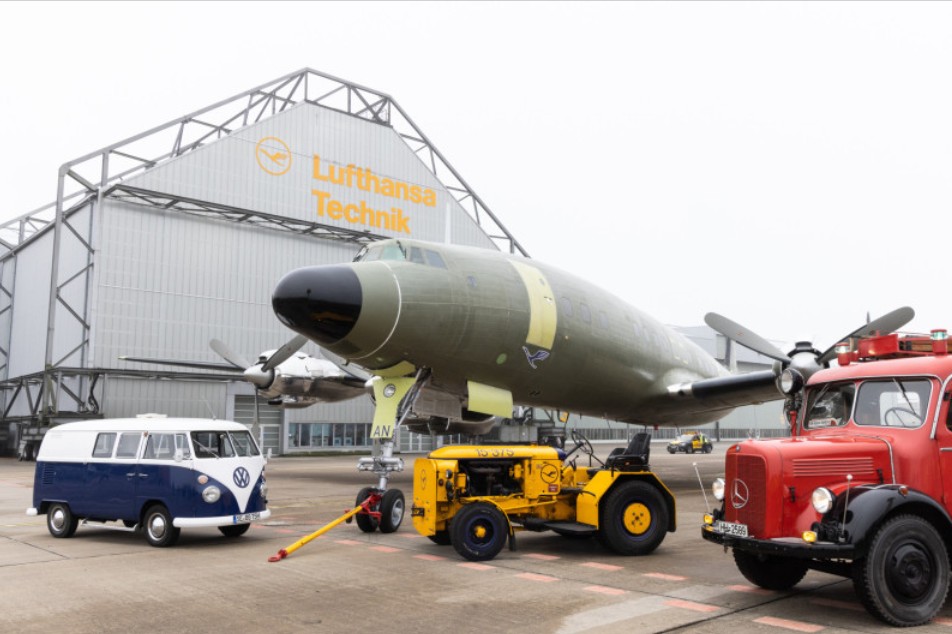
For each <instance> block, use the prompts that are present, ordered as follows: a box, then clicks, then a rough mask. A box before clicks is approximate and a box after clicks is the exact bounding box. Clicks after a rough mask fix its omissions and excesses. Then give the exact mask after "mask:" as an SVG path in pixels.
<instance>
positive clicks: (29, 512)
mask: <svg viewBox="0 0 952 634" xmlns="http://www.w3.org/2000/svg"><path fill="white" fill-rule="evenodd" d="M26 514H27V515H29V516H30V517H36V516H37V515H39V514H40V512H39V511H37V510H36V509H34V508H29V509H27V510H26Z"/></svg>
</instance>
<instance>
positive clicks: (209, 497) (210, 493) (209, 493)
mask: <svg viewBox="0 0 952 634" xmlns="http://www.w3.org/2000/svg"><path fill="white" fill-rule="evenodd" d="M220 497H221V489H219V488H218V487H216V486H215V485H214V484H213V485H211V486H210V487H205V490H204V491H202V499H203V500H205V501H206V502H208V503H209V504H214V503H215V502H217V501H218V498H220Z"/></svg>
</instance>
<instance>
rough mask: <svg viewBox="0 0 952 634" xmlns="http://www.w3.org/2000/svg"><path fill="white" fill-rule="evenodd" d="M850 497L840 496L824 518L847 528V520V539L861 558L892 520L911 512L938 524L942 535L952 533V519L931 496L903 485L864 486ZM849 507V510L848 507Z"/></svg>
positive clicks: (853, 491)
mask: <svg viewBox="0 0 952 634" xmlns="http://www.w3.org/2000/svg"><path fill="white" fill-rule="evenodd" d="M846 498H847V495H846V494H845V493H844V494H841V495H839V496H837V500H836V503H835V504H834V506H833V509H832V510H831V511H830V512H829V513H827V514H826V515H825V516H824V523H831V522H835V523H836V524H839V525H841V526H842V525H843V518H844V515H845V517H846V524H845V536H846V540H847V541H848V542H849V543H851V544H853V546H854V548H855V551H856V554H857V556H863V555H865V554H866V548H867V544H868V542H869V540H870V538H871V537H872V535H873V534H874V533H875V532H876V529H877V528H878V527H879V525H880V524H882V522H883V521H885V520H886V519H887V518H888V517H891V516H893V515H896V514H897V513H901V512H902V513H910V514H913V515H919V516H921V517H925V518H926V519H928V520H930V521H931V522H933V524H935V526H936V529H937V530H938V531H939V533H940V534H943V535H949V534H950V532H952V518H950V517H949V514H948V513H947V512H946V510H945V509H944V508H943V507H942V506H941V505H940V504H939V503H937V502H936V501H935V500H933V499H932V498H931V497H929V496H928V495H926V494H925V493H922V492H921V491H917V490H915V489H911V488H909V487H907V486H905V485H901V484H884V485H879V486H860V487H856V488H855V489H852V490H851V491H850V492H849V500H848V501H847V499H846ZM844 506H845V508H844Z"/></svg>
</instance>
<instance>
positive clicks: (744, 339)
mask: <svg viewBox="0 0 952 634" xmlns="http://www.w3.org/2000/svg"><path fill="white" fill-rule="evenodd" d="M704 323H706V324H707V325H708V326H710V327H711V328H713V329H714V330H716V331H717V332H719V333H721V334H722V335H724V336H725V337H727V338H728V339H733V340H734V341H736V342H737V343H739V344H740V345H742V346H744V347H745V348H749V349H751V350H753V351H754V352H757V353H759V354H762V355H764V356H765V357H770V358H771V359H776V360H777V361H783V362H785V363H788V362H789V361H790V357H788V356H787V355H785V354H784V353H783V352H781V351H780V350H779V349H778V348H777V347H776V346H775V345H773V344H772V343H770V342H769V341H767V340H766V339H764V338H763V337H761V336H760V335H758V334H755V333H753V332H751V331H750V330H748V329H747V328H744V327H743V326H741V325H740V324H738V323H737V322H736V321H732V320H730V319H728V318H727V317H724V316H723V315H718V314H717V313H708V314H706V315H704Z"/></svg>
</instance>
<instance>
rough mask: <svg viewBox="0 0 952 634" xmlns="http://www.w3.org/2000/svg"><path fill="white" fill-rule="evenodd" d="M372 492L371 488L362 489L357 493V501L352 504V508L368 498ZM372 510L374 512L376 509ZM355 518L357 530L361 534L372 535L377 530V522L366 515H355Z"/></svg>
mask: <svg viewBox="0 0 952 634" xmlns="http://www.w3.org/2000/svg"><path fill="white" fill-rule="evenodd" d="M372 492H373V488H372V487H364V488H362V489H361V490H360V491H358V492H357V501H356V502H355V503H354V506H357V505H358V504H360V503H361V502H363V501H364V500H366V499H367V498H368V497H370V494H371V493H372ZM372 510H374V511H376V510H377V509H372ZM356 518H357V528H359V529H360V530H362V531H363V532H365V533H372V532H374V531H375V530H377V520H376V519H374V518H373V517H371V516H370V515H367V514H366V513H358V514H357V515H356Z"/></svg>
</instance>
